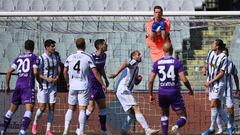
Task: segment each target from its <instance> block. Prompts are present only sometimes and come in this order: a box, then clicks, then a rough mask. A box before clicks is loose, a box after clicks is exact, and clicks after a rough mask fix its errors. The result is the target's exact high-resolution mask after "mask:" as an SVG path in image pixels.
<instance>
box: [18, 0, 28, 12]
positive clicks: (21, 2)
mask: <svg viewBox="0 0 240 135" xmlns="http://www.w3.org/2000/svg"><path fill="white" fill-rule="evenodd" d="M16 10H17V11H29V10H30V8H29V3H28V0H18V2H17V7H16Z"/></svg>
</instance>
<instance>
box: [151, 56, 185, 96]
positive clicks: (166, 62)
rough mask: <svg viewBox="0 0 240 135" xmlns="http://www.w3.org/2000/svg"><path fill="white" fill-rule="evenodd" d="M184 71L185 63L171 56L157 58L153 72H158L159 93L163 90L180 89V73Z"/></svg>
mask: <svg viewBox="0 0 240 135" xmlns="http://www.w3.org/2000/svg"><path fill="white" fill-rule="evenodd" d="M182 71H184V69H183V64H182V63H181V62H180V61H179V60H177V59H175V58H173V57H171V56H165V57H163V58H161V59H159V60H157V61H156V62H155V63H154V65H153V69H152V72H153V73H155V74H158V77H159V93H160V92H161V91H169V92H171V91H175V90H179V89H180V86H179V77H178V73H179V72H182Z"/></svg>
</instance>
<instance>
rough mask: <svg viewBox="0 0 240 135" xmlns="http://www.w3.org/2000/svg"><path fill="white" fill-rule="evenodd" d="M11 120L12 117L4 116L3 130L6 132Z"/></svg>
mask: <svg viewBox="0 0 240 135" xmlns="http://www.w3.org/2000/svg"><path fill="white" fill-rule="evenodd" d="M10 122H11V118H7V117H4V123H3V131H4V132H6V131H7V128H8V126H9V124H10Z"/></svg>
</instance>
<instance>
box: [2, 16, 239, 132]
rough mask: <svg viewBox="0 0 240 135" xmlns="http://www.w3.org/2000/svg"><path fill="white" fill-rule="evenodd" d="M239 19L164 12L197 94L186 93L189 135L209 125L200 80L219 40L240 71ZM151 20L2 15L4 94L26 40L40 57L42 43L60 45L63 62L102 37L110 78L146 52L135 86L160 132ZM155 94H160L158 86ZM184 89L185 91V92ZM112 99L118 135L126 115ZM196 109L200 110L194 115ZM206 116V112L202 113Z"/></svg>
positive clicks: (112, 87) (111, 110) (145, 111)
mask: <svg viewBox="0 0 240 135" xmlns="http://www.w3.org/2000/svg"><path fill="white" fill-rule="evenodd" d="M237 15H239V12H182V13H177V12H165V16H166V17H167V18H168V19H170V22H171V30H170V38H171V41H172V44H173V47H174V56H175V57H177V58H178V59H180V60H181V61H183V63H184V67H185V71H186V75H187V78H188V79H189V81H190V83H191V85H192V87H193V89H194V91H195V93H196V94H195V96H194V97H193V98H190V97H189V96H188V95H186V94H184V99H185V103H186V107H187V110H188V114H189V122H188V123H189V124H187V126H186V127H185V128H184V129H183V132H185V133H189V132H191V133H194V132H198V133H199V132H201V131H203V130H205V129H207V128H206V125H209V121H210V117H209V116H210V112H209V103H208V97H207V96H206V95H205V94H204V87H203V86H204V82H205V80H206V77H205V76H202V75H201V68H202V67H203V65H204V60H205V58H206V55H207V53H208V51H209V50H210V49H211V46H210V45H211V43H212V42H213V41H214V40H215V39H217V38H220V39H222V40H223V41H224V42H225V43H226V45H227V47H228V48H229V50H230V59H231V60H233V62H234V63H235V65H236V67H237V69H239V68H240V58H239V57H237V56H238V54H239V51H240V48H239V42H240V40H239V39H238V37H239V34H240V29H239V28H240V27H239V22H240V19H239V16H237ZM151 17H152V12H45V13H41V12H2V13H0V73H1V74H0V81H1V89H2V90H3V89H4V87H5V75H6V73H7V69H8V68H9V66H10V64H11V63H12V61H13V60H14V58H15V57H16V56H17V55H18V54H19V53H20V52H23V51H24V49H23V44H24V41H25V40H27V39H31V40H33V41H35V43H36V48H35V52H36V53H37V54H41V53H43V52H44V45H43V42H44V41H45V40H46V39H53V40H55V41H56V50H57V51H58V52H59V54H60V56H61V60H62V62H63V63H64V61H65V59H66V58H67V56H69V55H70V54H71V53H73V52H74V51H76V47H75V43H74V41H75V40H76V39H77V38H79V37H83V38H85V40H86V44H87V48H86V52H88V53H91V52H93V51H95V49H94V41H95V40H96V39H99V38H102V39H105V40H106V41H107V43H108V51H107V63H106V72H107V74H109V73H112V72H114V71H115V70H116V69H117V68H118V67H119V66H120V64H121V63H123V62H125V61H128V60H129V55H130V53H131V52H132V51H134V50H139V51H140V52H141V54H142V57H143V61H142V63H140V64H139V69H140V74H141V75H142V76H143V80H142V82H141V83H140V84H139V85H138V86H136V87H135V89H134V90H135V95H136V99H137V101H138V102H139V105H140V108H141V110H142V111H143V114H144V115H146V117H147V120H149V124H150V127H155V128H160V111H159V109H158V108H159V107H158V106H157V105H150V104H149V102H148V95H147V81H148V76H149V73H150V71H151V67H152V65H153V62H152V61H151V59H150V53H149V48H148V47H147V45H146V43H145V39H146V32H145V23H146V22H147V21H148V20H149V19H151ZM15 80H16V76H13V77H12V80H11V88H12V89H14V86H15ZM115 82H117V79H114V80H110V86H109V90H112V91H114V90H115V84H116V83H115ZM234 88H235V87H234ZM154 89H155V90H157V89H158V82H157V81H156V82H155V84H154ZM185 89H186V88H184V87H183V90H185ZM183 93H184V91H183ZM107 95H108V96H107V100H108V110H109V113H108V115H109V117H108V123H109V126H110V128H112V130H114V131H117V130H118V129H119V128H120V125H121V124H122V122H123V120H124V118H125V116H126V114H125V113H124V112H123V110H122V108H121V105H120V103H119V102H118V100H117V99H116V98H115V97H114V93H110V94H107ZM1 96H3V93H1ZM63 97H64V96H61V98H59V102H61V103H63V104H64V103H66V98H67V94H65V97H64V98H63ZM8 99H9V98H8V97H4V98H1V100H3V102H1V103H4V104H1V106H2V107H3V108H5V109H4V111H1V113H0V115H1V116H4V113H5V112H6V110H7V107H8V105H9V104H8V103H9V102H8V101H6V100H8ZM63 99H64V100H63ZM238 104H239V101H238V100H236V107H235V112H236V113H235V120H236V125H239V124H240V114H239V112H240V111H239V107H238ZM66 106H67V105H64V107H61V106H59V108H57V109H58V110H57V111H59V115H57V117H58V116H59V117H63V119H64V115H63V112H64V113H65V112H66V109H67V107H66ZM2 107H1V108H2ZM188 108H189V109H188ZM192 110H194V111H195V114H194V115H193V114H192V113H193V112H194V111H192ZM202 111H204V113H203V114H202V113H201V112H202ZM60 112H61V113H60ZM197 114H198V115H199V116H197ZM19 115H21V114H19ZM196 117H197V118H196ZM202 118H204V120H202ZM175 119H176V117H173V118H172V119H171V124H174V123H173V120H175ZM91 120H92V121H94V120H97V118H96V117H94V118H92V119H90V122H89V124H90V123H91ZM1 121H2V119H1ZM56 125H57V126H56V127H55V131H57V132H60V131H62V128H63V124H62V125H60V124H56ZM75 125H76V123H75ZM88 127H89V128H88V129H89V131H92V130H91V128H92V127H91V124H90V125H89V126H88ZM133 127H134V128H133V130H136V131H140V129H141V128H139V125H138V124H134V125H133Z"/></svg>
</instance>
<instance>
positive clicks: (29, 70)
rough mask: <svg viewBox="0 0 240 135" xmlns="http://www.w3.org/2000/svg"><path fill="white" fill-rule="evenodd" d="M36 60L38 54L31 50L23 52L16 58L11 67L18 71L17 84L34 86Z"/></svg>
mask: <svg viewBox="0 0 240 135" xmlns="http://www.w3.org/2000/svg"><path fill="white" fill-rule="evenodd" d="M36 60H37V56H36V55H35V54H33V53H31V52H25V53H22V54H20V55H19V56H18V57H17V58H16V59H15V61H14V63H13V64H12V66H11V67H12V68H13V69H15V70H16V71H17V73H18V79H17V82H16V85H18V84H21V85H24V86H28V87H31V88H34V82H35V80H34V75H33V67H35V68H37V65H36Z"/></svg>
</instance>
